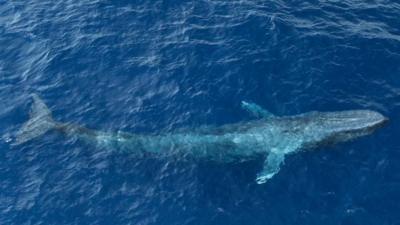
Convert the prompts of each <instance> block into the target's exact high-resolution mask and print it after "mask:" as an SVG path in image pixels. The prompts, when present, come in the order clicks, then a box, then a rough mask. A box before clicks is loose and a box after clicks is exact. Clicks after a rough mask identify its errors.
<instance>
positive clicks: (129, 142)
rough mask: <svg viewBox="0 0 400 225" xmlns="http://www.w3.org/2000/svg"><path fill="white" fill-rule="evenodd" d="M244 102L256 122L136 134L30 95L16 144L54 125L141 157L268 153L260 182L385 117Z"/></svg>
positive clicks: (227, 159) (226, 157) (379, 123)
mask: <svg viewBox="0 0 400 225" xmlns="http://www.w3.org/2000/svg"><path fill="white" fill-rule="evenodd" d="M242 103H243V104H242V105H243V107H244V108H245V109H247V110H248V111H250V112H251V113H252V114H254V115H255V116H256V117H258V119H257V120H253V121H249V122H241V123H235V124H228V125H224V126H220V127H203V128H199V129H194V130H191V131H177V132H170V133H165V134H158V135H140V134H130V133H124V132H116V133H111V132H103V131H96V130H91V129H88V128H85V127H82V126H78V125H74V124H69V123H60V122H56V121H54V120H53V119H52V116H51V112H50V110H49V109H48V108H47V106H46V105H45V104H44V102H43V101H42V100H41V99H40V98H39V97H38V96H37V95H33V104H32V111H31V115H30V116H31V118H30V120H28V122H26V123H25V124H24V125H23V127H22V128H21V130H20V131H19V132H18V134H17V138H16V141H15V143H14V144H16V145H17V144H22V143H24V142H26V141H29V140H31V139H33V138H35V137H37V136H40V135H42V134H44V133H45V132H47V131H48V130H50V129H56V130H58V131H61V132H63V133H65V134H67V135H73V136H76V137H78V138H81V139H84V140H87V141H89V142H92V143H95V144H97V145H103V146H107V147H110V148H115V149H118V150H121V151H126V152H132V153H135V154H143V155H148V154H155V155H159V156H162V155H164V156H169V155H181V154H184V155H188V156H192V157H195V158H202V159H206V160H214V161H219V162H230V161H235V160H247V159H252V158H255V157H259V156H264V155H267V157H266V160H265V163H264V165H263V168H262V170H261V171H260V172H259V173H258V174H257V179H256V181H257V182H258V183H264V182H265V181H266V180H268V179H270V178H271V177H272V176H273V175H274V174H276V173H277V172H278V171H279V169H280V165H281V164H282V163H283V161H284V158H285V155H287V154H290V153H293V152H296V151H299V150H305V149H315V148H317V147H319V146H322V145H326V144H332V143H337V142H343V141H347V140H351V139H354V138H356V137H360V136H364V135H367V134H370V133H372V132H373V131H374V130H376V129H377V128H379V127H381V126H382V125H383V124H384V123H385V122H386V121H387V118H385V117H384V116H382V115H381V114H380V113H378V112H374V111H370V110H349V111H340V112H309V113H304V114H299V115H294V116H283V117H277V116H274V115H272V114H271V113H269V112H268V111H266V110H264V109H262V108H261V107H259V106H258V105H255V104H252V103H247V102H242Z"/></svg>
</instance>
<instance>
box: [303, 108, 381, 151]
mask: <svg viewBox="0 0 400 225" xmlns="http://www.w3.org/2000/svg"><path fill="white" fill-rule="evenodd" d="M304 118H305V121H307V122H306V123H305V126H306V129H305V130H306V133H305V136H307V141H306V142H308V143H307V144H311V145H321V144H332V143H337V142H343V141H348V140H351V139H354V138H357V137H361V136H365V135H368V134H371V133H372V132H374V131H375V130H376V129H378V128H380V127H382V126H383V125H385V124H386V123H387V122H388V118H386V117H385V116H383V115H382V114H380V113H378V112H375V111H371V110H348V111H340V112H312V113H308V114H304Z"/></svg>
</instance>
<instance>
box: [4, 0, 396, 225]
mask: <svg viewBox="0 0 400 225" xmlns="http://www.w3.org/2000/svg"><path fill="white" fill-rule="evenodd" d="M399 18H400V4H399V3H396V2H395V1H385V0H382V1H378V0H377V1H361V0H351V1H347V0H345V1H280V0H273V1H259V0H244V1H236V0H233V1H232V0H201V1H185V0H180V1H161V0H142V1H122V0H118V1H117V0H97V1H96V0H79V1H78V0H69V1H60V0H24V1H22V0H19V1H7V0H3V1H1V0H0V96H1V97H0V138H1V141H0V224H114V225H116V224H135V225H139V224H140V225H147V224H160V225H165V224H168V225H172V224H176V225H183V224H196V225H199V224H205V225H213V224H216V225H221V224H229V225H236V224H237V225H247V224H252V225H257V224H263V225H264V224H332V225H333V224H363V225H365V224H374V225H375V224H380V225H385V224H388V225H389V224H390V225H398V224H400V214H399V212H400V139H399V133H400V19H399ZM31 93H38V94H39V95H40V96H41V97H42V98H43V99H44V101H45V102H46V103H47V104H48V105H49V106H50V108H51V110H52V111H53V114H54V117H55V118H56V119H58V120H60V121H72V122H75V123H80V124H84V125H86V126H87V127H90V128H96V129H100V130H108V131H116V130H123V131H127V132H137V133H157V132H159V131H161V130H163V131H169V130H174V129H180V128H182V127H186V128H187V127H189V128H190V127H198V126H201V125H221V124H227V123H233V122H239V121H246V120H250V119H252V118H251V116H250V115H248V113H246V112H245V111H244V110H242V109H241V107H240V102H241V101H242V100H247V101H252V102H256V103H258V104H260V105H261V106H263V107H264V108H266V109H268V110H269V111H271V112H273V113H275V114H277V115H293V114H297V113H302V112H307V111H311V110H318V111H336V110H345V109H371V110H376V111H379V112H381V113H383V114H384V115H386V116H388V117H389V118H390V119H391V121H390V123H389V125H388V126H387V127H385V128H383V129H381V130H379V131H378V132H376V133H375V134H374V135H372V136H368V137H365V138H362V139H359V140H356V141H353V142H350V143H345V144H340V145H337V146H332V147H325V148H322V149H319V150H318V151H313V152H303V153H299V154H294V155H291V156H289V157H288V158H287V160H286V163H285V165H284V166H283V167H282V170H281V171H280V172H279V174H277V175H276V176H275V177H274V178H273V179H272V180H270V181H269V182H267V183H266V184H263V185H257V184H256V183H255V182H254V179H255V176H256V173H257V172H258V171H259V169H260V167H261V164H262V162H263V159H262V158H260V159H259V160H254V161H250V162H245V163H230V164H218V163H210V162H191V161H190V160H189V161H188V160H180V159H179V158H178V159H176V158H167V159H166V158H163V159H157V158H145V157H144V158H139V159H138V158H136V157H133V156H130V155H129V154H121V153H117V152H115V151H113V150H112V149H105V148H98V147H96V146H91V145H88V144H85V143H83V142H81V141H79V140H76V139H74V138H66V137H64V136H62V135H60V134H57V133H56V132H50V133H47V134H46V135H44V136H42V137H40V138H38V139H35V140H33V141H31V142H29V143H26V144H24V145H21V146H17V147H12V146H11V145H10V144H11V143H12V141H13V138H14V135H15V132H16V131H17V130H18V128H19V127H20V126H21V125H22V123H23V122H24V121H26V120H27V119H28V112H29V107H30V104H31V98H30V97H29V96H30V94H31Z"/></svg>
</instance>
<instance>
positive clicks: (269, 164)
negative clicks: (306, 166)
mask: <svg viewBox="0 0 400 225" xmlns="http://www.w3.org/2000/svg"><path fill="white" fill-rule="evenodd" d="M284 161H285V154H284V153H275V152H270V153H269V155H268V156H267V158H266V159H265V161H264V165H263V168H262V170H261V171H260V172H259V173H257V178H256V182H257V183H258V184H263V183H265V182H266V181H267V180H269V179H271V178H272V177H273V176H274V175H275V174H277V173H278V172H279V170H280V167H281V165H282V164H283V163H284Z"/></svg>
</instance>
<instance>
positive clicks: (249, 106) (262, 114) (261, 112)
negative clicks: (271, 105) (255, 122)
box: [242, 101, 275, 118]
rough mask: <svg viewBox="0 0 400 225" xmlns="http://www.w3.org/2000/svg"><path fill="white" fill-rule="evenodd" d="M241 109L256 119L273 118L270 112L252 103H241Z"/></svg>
mask: <svg viewBox="0 0 400 225" xmlns="http://www.w3.org/2000/svg"><path fill="white" fill-rule="evenodd" d="M242 108H243V109H245V110H246V111H248V112H250V113H251V115H253V116H255V117H257V118H273V117H275V115H274V114H272V113H271V112H269V111H267V110H265V109H264V108H262V107H261V106H259V105H257V104H255V103H252V102H246V101H242Z"/></svg>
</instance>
